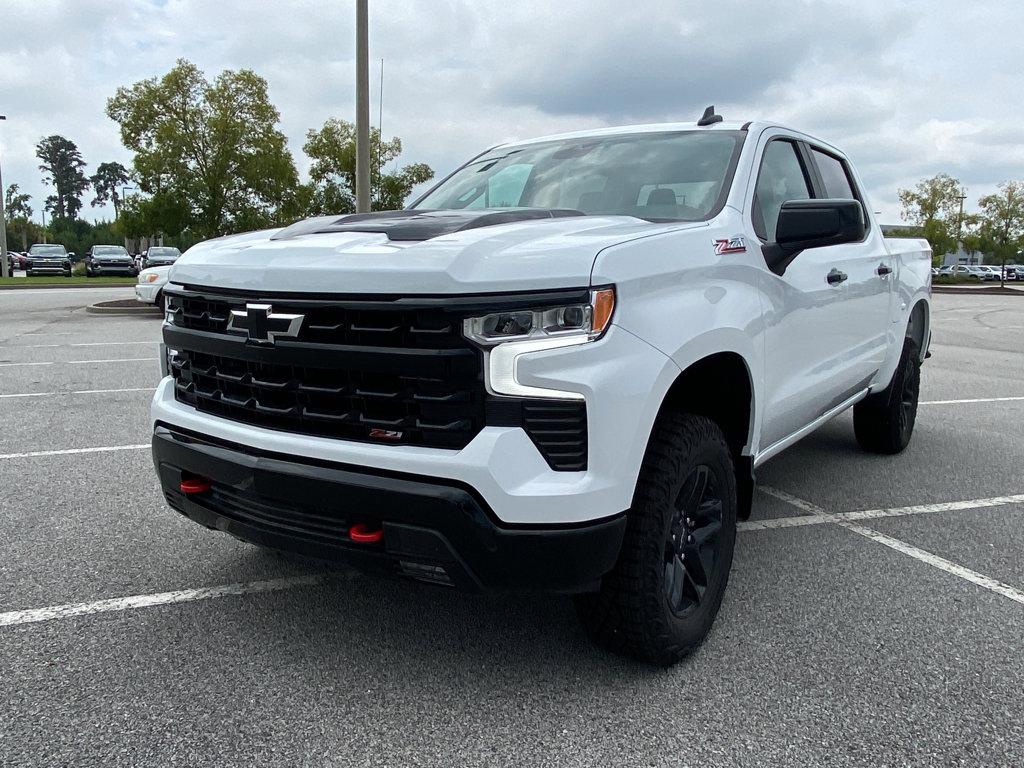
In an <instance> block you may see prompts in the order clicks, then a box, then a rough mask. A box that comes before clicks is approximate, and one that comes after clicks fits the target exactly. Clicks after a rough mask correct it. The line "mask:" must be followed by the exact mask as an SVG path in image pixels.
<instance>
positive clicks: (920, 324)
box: [904, 298, 931, 359]
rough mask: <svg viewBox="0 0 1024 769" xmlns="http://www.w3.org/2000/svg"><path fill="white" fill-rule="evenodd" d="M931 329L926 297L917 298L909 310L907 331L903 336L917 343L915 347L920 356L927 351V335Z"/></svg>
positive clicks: (929, 310) (922, 356)
mask: <svg viewBox="0 0 1024 769" xmlns="http://www.w3.org/2000/svg"><path fill="white" fill-rule="evenodd" d="M930 329H931V308H930V307H929V305H928V300H927V299H924V298H922V299H918V300H917V303H916V304H915V305H914V307H913V308H912V309H911V310H910V315H909V316H908V318H907V331H906V334H904V336H905V337H909V338H911V339H913V340H914V341H915V342H916V343H917V349H918V351H919V352H920V355H921V358H922V359H923V358H924V356H925V355H926V354H927V352H928V337H929V332H930Z"/></svg>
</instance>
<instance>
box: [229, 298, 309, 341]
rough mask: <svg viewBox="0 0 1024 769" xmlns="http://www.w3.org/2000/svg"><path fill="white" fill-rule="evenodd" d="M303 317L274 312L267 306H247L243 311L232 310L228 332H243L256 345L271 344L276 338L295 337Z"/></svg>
mask: <svg viewBox="0 0 1024 769" xmlns="http://www.w3.org/2000/svg"><path fill="white" fill-rule="evenodd" d="M303 318H305V316H304V315H291V314H289V313H284V312H277V313H276V312H274V309H273V307H271V306H270V305H269V304H247V305H245V310H232V311H231V317H230V319H229V320H228V331H235V332H239V331H240V332H244V333H246V334H248V336H249V341H250V342H254V343H256V344H273V343H274V341H275V340H276V339H277V338H278V337H296V336H298V335H299V329H300V328H301V327H302V320H303Z"/></svg>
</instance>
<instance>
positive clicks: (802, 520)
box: [737, 486, 1024, 531]
mask: <svg viewBox="0 0 1024 769" xmlns="http://www.w3.org/2000/svg"><path fill="white" fill-rule="evenodd" d="M758 488H759V489H760V490H761V491H763V492H765V493H766V494H768V495H770V496H773V497H776V498H777V499H782V500H783V501H785V502H789V503H790V504H793V505H794V506H795V507H801V505H799V504H795V503H794V500H795V501H796V502H800V503H803V504H808V505H809V504H810V503H805V502H804V500H802V499H798V498H797V497H794V496H792V495H791V494H786V493H785V492H781V491H778V490H777V489H773V488H771V487H765V486H758ZM1019 503H1024V494H1010V495H1007V496H1002V497H986V498H984V499H965V500H962V501H960V502H936V503H934V504H930V505H910V506H909V507H889V508H881V509H878V510H855V511H853V512H850V513H828V512H825V511H824V510H822V509H821V508H820V507H818V506H817V505H811V506H810V507H811V509H813V510H819V511H821V512H817V513H814V512H811V510H808V512H811V514H810V515H794V516H792V517H788V518H765V519H764V520H760V521H740V522H739V524H738V525H737V528H738V529H739V530H740V531H760V530H763V529H786V528H789V527H791V526H814V525H817V524H822V523H843V522H845V521H862V520H865V519H869V518H898V517H900V516H905V515H921V514H922V513H945V512H951V511H956V510H977V509H980V508H984V507H999V506H1001V505H1015V504H1019ZM801 509H804V510H807V509H808V508H805V507H801Z"/></svg>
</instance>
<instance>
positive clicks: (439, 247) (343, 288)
mask: <svg viewBox="0 0 1024 769" xmlns="http://www.w3.org/2000/svg"><path fill="white" fill-rule="evenodd" d="M436 214H437V215H441V214H442V212H436ZM492 215H493V212H492ZM467 216H468V215H467ZM356 218H357V217H352V219H356ZM331 220H332V221H338V217H333V218H331ZM314 224H315V223H314ZM325 226H326V225H325ZM349 226H350V227H351V228H350V229H344V230H340V231H339V230H338V229H337V226H335V227H334V229H329V230H328V231H326V232H325V231H323V229H324V228H323V227H321V228H319V230H317V228H316V227H311V226H309V223H306V222H300V223H299V224H297V225H293V226H292V227H289V228H286V229H284V230H264V231H261V232H253V233H247V234H244V235H234V236H229V237H226V238H219V239H216V240H209V241H206V242H204V243H200V244H198V245H196V246H194V247H193V248H191V249H189V250H188V251H187V252H186V253H185V254H183V255H182V256H181V257H179V258H178V260H177V261H176V262H175V263H174V265H173V267H171V272H170V281H171V282H172V283H176V284H181V285H191V286H202V287H213V288H230V289H239V290H245V291H252V292H255V293H261V292H263V293H274V292H286V291H288V292H302V293H343V294H465V293H489V292H501V291H521V290H537V289H547V288H571V287H578V286H586V285H589V283H590V274H591V269H592V267H593V265H594V260H595V259H596V257H597V255H598V253H600V252H601V250H602V249H605V248H607V247H609V246H613V245H616V244H619V243H624V242H626V241H629V240H634V239H636V238H641V237H646V236H650V235H656V234H660V233H662V232H665V231H668V230H678V229H688V228H693V227H704V226H706V223H704V222H698V223H688V222H671V223H667V224H654V223H651V222H648V221H645V220H642V219H636V218H634V217H630V216H580V215H575V216H567V217H566V218H534V219H530V220H526V221H513V222H510V223H500V224H491V225H486V226H485V225H481V224H477V225H475V226H473V227H472V228H465V229H457V230H455V231H448V232H444V233H443V234H440V235H436V236H434V237H427V238H425V239H422V240H403V239H401V238H402V237H406V236H407V232H405V231H403V232H405V234H401V235H397V236H396V233H395V232H394V231H392V232H390V233H389V231H388V227H382V228H381V229H379V230H377V231H373V230H372V227H371V223H370V222H366V221H365V219H364V220H361V221H360V222H359V226H358V228H357V227H356V226H355V225H349ZM310 229H313V230H314V231H313V232H310V231H309V230H310ZM408 229H409V228H408V226H406V230H408ZM421 229H422V228H421ZM449 229H450V228H449ZM422 234H429V233H421V235H422Z"/></svg>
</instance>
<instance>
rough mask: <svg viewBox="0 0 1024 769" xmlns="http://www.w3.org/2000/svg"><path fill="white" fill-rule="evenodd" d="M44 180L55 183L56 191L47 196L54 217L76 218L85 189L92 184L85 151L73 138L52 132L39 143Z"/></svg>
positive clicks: (40, 166) (38, 152)
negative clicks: (86, 165)
mask: <svg viewBox="0 0 1024 769" xmlns="http://www.w3.org/2000/svg"><path fill="white" fill-rule="evenodd" d="M36 157H38V158H39V160H40V165H39V170H40V171H42V172H43V183H44V184H50V185H52V186H53V188H54V191H55V194H53V195H51V196H49V197H48V198H47V199H46V210H47V211H49V212H50V213H52V214H53V217H54V219H74V218H75V217H77V216H78V212H79V211H81V210H82V193H84V192H85V191H86V190H87V189H88V188H89V180H88V179H86V178H85V174H84V173H82V169H83V168H84V167H85V161H84V160H82V153H80V152H79V151H78V147H77V146H76V145H75V143H74V142H73V141H71V140H70V139H66V138H64V137H63V136H57V135H54V136H48V137H46V138H45V139H41V140H40V141H39V144H37V145H36Z"/></svg>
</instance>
